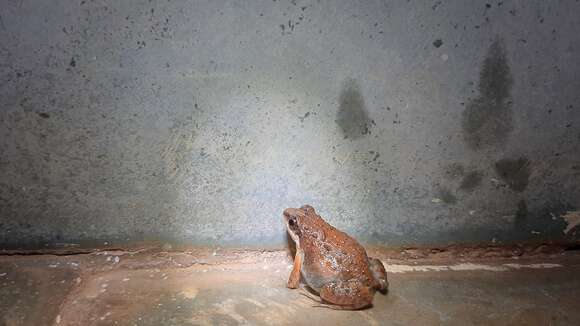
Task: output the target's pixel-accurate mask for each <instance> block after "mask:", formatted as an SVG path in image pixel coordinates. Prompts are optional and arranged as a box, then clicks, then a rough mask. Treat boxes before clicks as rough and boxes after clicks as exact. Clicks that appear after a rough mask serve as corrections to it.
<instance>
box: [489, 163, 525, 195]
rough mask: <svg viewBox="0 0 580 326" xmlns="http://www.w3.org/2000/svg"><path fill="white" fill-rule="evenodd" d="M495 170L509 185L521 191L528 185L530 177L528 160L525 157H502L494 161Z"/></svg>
mask: <svg viewBox="0 0 580 326" xmlns="http://www.w3.org/2000/svg"><path fill="white" fill-rule="evenodd" d="M495 172H496V173H497V174H498V176H499V177H500V178H501V179H502V180H503V181H504V182H505V183H506V184H507V185H508V186H509V187H510V189H512V190H514V191H518V192H522V191H524V190H525V189H526V187H527V186H528V181H529V178H530V173H531V171H530V161H529V160H528V159H527V158H525V157H520V158H518V159H507V158H505V159H502V160H499V161H497V162H495Z"/></svg>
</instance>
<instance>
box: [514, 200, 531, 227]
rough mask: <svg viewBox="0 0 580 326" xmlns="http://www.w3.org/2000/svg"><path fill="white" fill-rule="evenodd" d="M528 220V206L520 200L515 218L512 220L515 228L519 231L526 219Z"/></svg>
mask: <svg viewBox="0 0 580 326" xmlns="http://www.w3.org/2000/svg"><path fill="white" fill-rule="evenodd" d="M527 218H528V205H527V204H526V201H525V200H523V199H522V200H520V201H519V202H518V208H517V210H516V218H515V220H514V224H515V227H516V228H517V229H521V228H522V227H525V225H526V219H527Z"/></svg>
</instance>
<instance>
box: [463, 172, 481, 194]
mask: <svg viewBox="0 0 580 326" xmlns="http://www.w3.org/2000/svg"><path fill="white" fill-rule="evenodd" d="M482 179H483V173H482V172H481V171H477V170H476V171H470V172H468V173H467V174H466V175H465V176H463V179H462V180H461V184H460V185H459V189H460V190H463V191H473V190H474V189H475V188H477V187H478V186H479V185H480V184H481V180H482Z"/></svg>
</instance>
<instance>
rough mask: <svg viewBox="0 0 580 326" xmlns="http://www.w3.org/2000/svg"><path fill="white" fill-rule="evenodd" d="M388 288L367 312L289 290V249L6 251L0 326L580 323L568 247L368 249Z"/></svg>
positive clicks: (577, 281) (574, 258) (575, 259)
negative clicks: (383, 267) (386, 277)
mask: <svg viewBox="0 0 580 326" xmlns="http://www.w3.org/2000/svg"><path fill="white" fill-rule="evenodd" d="M368 252H369V254H370V255H372V256H374V257H378V258H380V259H381V260H382V261H383V262H384V264H385V265H386V267H387V271H388V275H389V282H390V289H389V293H388V294H387V295H381V294H376V296H375V301H374V305H373V307H372V308H370V309H366V310H362V311H336V310H331V309H327V308H321V307H316V305H317V303H316V302H315V301H313V300H312V299H311V298H308V297H307V296H305V295H303V293H302V292H301V290H290V289H287V288H286V286H285V285H286V280H287V278H288V275H289V272H290V269H291V264H292V258H291V253H290V252H289V251H284V250H271V251H263V250H247V249H231V248H230V249H220V248H171V247H169V246H167V245H166V246H161V247H159V246H152V247H143V246H140V247H136V248H131V249H121V248H108V249H107V248H99V249H98V250H93V249H90V250H89V249H83V250H79V249H78V248H63V249H60V250H57V251H51V252H49V251H42V252H40V251H28V252H17V251H12V252H6V251H5V252H4V254H3V255H0V325H1V326H12V325H59V326H60V325H239V324H249V325H289V324H293V325H300V324H304V325H311V324H322V325H326V324H331V325H353V324H355V325H365V324H366V325H441V324H445V325H471V324H484V325H579V324H580V310H579V309H577V304H578V293H580V277H579V276H578V275H580V255H579V254H578V253H577V252H575V251H566V250H564V248H559V247H554V246H545V247H539V246H536V247H535V248H527V247H523V246H521V247H514V248H487V249H484V248H480V249H477V248H475V247H474V248H471V249H463V248H462V249H458V248H451V249H449V248H448V249H445V250H444V249H441V248H439V249H433V248H431V249H417V248H407V249H398V250H395V249H392V250H387V249H383V248H369V250H368Z"/></svg>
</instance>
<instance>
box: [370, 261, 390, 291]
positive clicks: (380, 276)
mask: <svg viewBox="0 0 580 326" xmlns="http://www.w3.org/2000/svg"><path fill="white" fill-rule="evenodd" d="M369 262H370V268H371V272H372V273H373V277H374V279H375V280H376V281H377V282H378V284H377V285H376V289H377V290H379V291H380V292H381V293H382V294H386V293H387V292H388V291H389V281H388V280H387V271H386V270H385V266H384V265H383V263H382V262H381V261H380V260H378V259H376V258H372V257H369Z"/></svg>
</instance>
